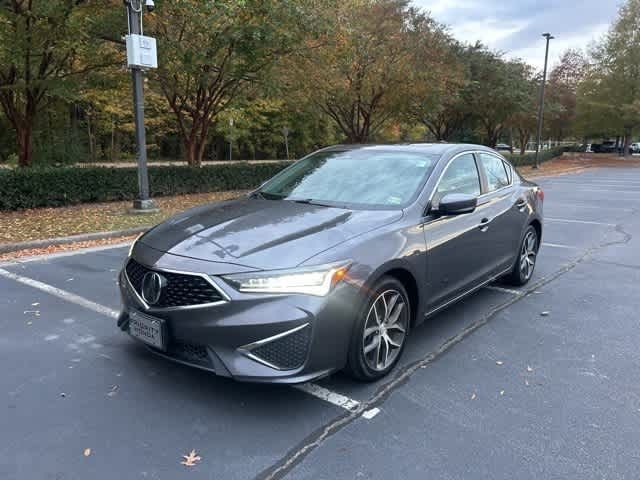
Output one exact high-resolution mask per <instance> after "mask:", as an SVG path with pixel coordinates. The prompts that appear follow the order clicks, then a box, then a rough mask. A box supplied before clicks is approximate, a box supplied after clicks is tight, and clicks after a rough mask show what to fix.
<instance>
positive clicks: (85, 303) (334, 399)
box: [0, 268, 360, 411]
mask: <svg viewBox="0 0 640 480" xmlns="http://www.w3.org/2000/svg"><path fill="white" fill-rule="evenodd" d="M0 277H4V278H8V279H10V280H14V281H16V282H18V283H22V284H23V285H27V286H29V287H32V288H36V289H38V290H41V291H43V292H45V293H48V294H50V295H53V296H54V297H58V298H61V299H62V300H65V301H67V302H71V303H75V304H76V305H79V306H81V307H84V308H86V309H88V310H92V311H94V312H96V313H99V314H101V315H105V316H107V317H111V318H118V312H117V311H116V310H113V309H111V308H109V307H105V306H104V305H100V304H99V303H96V302H92V301H91V300H88V299H86V298H84V297H81V296H80V295H76V294H75V293H71V292H67V291H66V290H62V289H61V288H57V287H54V286H52V285H48V284H46V283H43V282H40V281H38V280H34V279H32V278H28V277H23V276H22V275H17V274H15V273H13V272H10V271H8V270H5V269H2V268H0ZM294 388H296V389H298V390H301V391H303V392H305V393H308V394H309V395H312V396H314V397H316V398H319V399H321V400H324V401H325V402H328V403H331V404H332V405H335V406H337V407H340V408H344V409H345V410H349V411H353V410H355V409H357V408H358V406H359V405H360V402H358V401H357V400H353V399H352V398H349V397H346V396H344V395H341V394H339V393H336V392H332V391H331V390H328V389H326V388H324V387H321V386H319V385H316V384H314V383H306V384H303V385H294Z"/></svg>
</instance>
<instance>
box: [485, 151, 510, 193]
mask: <svg viewBox="0 0 640 480" xmlns="http://www.w3.org/2000/svg"><path fill="white" fill-rule="evenodd" d="M480 161H481V162H482V166H483V167H484V171H485V172H486V174H487V184H488V187H489V192H493V191H494V190H498V189H500V188H502V187H506V186H507V185H509V184H510V183H511V182H509V176H508V175H507V171H506V170H505V168H504V163H503V162H502V160H500V159H499V158H498V157H494V156H493V155H489V154H487V153H481V154H480Z"/></svg>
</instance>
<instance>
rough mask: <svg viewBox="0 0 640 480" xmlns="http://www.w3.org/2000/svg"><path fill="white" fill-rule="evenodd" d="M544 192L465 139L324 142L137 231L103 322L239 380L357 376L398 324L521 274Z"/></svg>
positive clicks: (378, 371) (388, 344)
mask: <svg viewBox="0 0 640 480" xmlns="http://www.w3.org/2000/svg"><path fill="white" fill-rule="evenodd" d="M543 200H544V194H543V192H542V190H541V189H540V187H538V186H537V185H536V184H534V183H531V182H528V181H526V180H524V179H523V178H522V177H520V175H519V174H518V173H517V172H516V171H515V169H514V168H513V167H512V166H511V165H510V164H509V162H508V161H506V160H505V159H504V158H503V157H501V156H500V155H499V154H497V153H496V152H495V151H493V150H491V149H488V148H485V147H482V146H477V145H446V144H436V145H430V144H408V145H393V146H389V145H374V146H371V145H369V146H336V147H331V148H327V149H323V150H320V151H318V152H316V153H313V154H311V155H309V156H307V157H305V158H303V159H302V160H299V161H297V162H296V163H294V164H293V165H291V166H290V167H288V168H286V169H285V170H283V171H282V172H281V173H279V174H278V175H276V176H275V177H274V178H272V179H271V180H269V181H268V182H266V183H265V184H263V185H262V186H261V187H260V188H259V189H257V190H256V191H254V192H253V193H251V194H250V195H248V196H246V197H245V198H241V199H236V200H232V201H227V202H222V203H217V204H211V205H203V206H200V207H197V208H194V209H192V210H188V211H186V212H184V213H182V214H179V215H177V216H175V217H173V218H171V219H170V220H168V221H166V222H164V223H162V224H160V225H158V226H157V227H155V228H153V229H152V230H150V231H149V232H147V233H146V234H144V235H143V236H142V237H140V238H139V239H138V240H137V241H136V242H135V243H134V245H133V246H132V248H131V251H130V253H129V256H128V258H127V259H126V262H125V265H124V268H123V270H122V272H121V274H120V290H121V295H122V302H123V310H122V313H121V314H120V318H119V320H118V325H119V327H120V328H121V329H122V330H123V331H126V332H128V333H129V334H130V335H131V336H132V337H133V338H135V339H136V340H138V341H140V342H143V343H144V344H145V345H146V346H147V347H149V348H150V349H151V350H152V351H153V352H155V353H157V354H159V355H162V356H164V357H167V358H169V359H171V360H174V361H178V362H182V363H185V364H188V365H191V366H194V367H198V368H202V369H205V370H208V371H211V372H214V373H215V374H217V375H222V376H227V377H232V378H235V379H237V380H243V381H256V382H258V381H260V382H281V383H294V382H305V381H309V380H312V379H316V378H319V377H323V376H326V375H329V374H331V373H332V372H335V371H337V370H341V369H344V370H345V371H346V372H348V373H349V374H350V375H352V376H353V377H354V378H356V379H359V380H364V381H373V380H376V379H378V378H380V377H382V376H384V375H386V374H388V373H389V372H390V371H391V370H392V369H393V368H394V366H395V365H396V363H397V362H398V360H399V358H400V356H401V355H402V351H403V349H404V347H405V345H406V343H407V340H408V337H409V334H410V332H411V330H412V329H413V328H414V327H415V326H416V325H418V324H420V323H421V322H423V321H424V320H425V319H426V318H427V317H429V316H430V315H433V314H435V313H436V312H438V311H440V310H442V309H443V308H445V307H447V306H448V305H450V304H452V303H454V302H456V301H458V300H460V299H461V298H463V297H464V296H465V295H468V294H470V293H472V292H474V291H475V290H477V289H478V288H480V287H482V286H483V285H486V284H488V283H490V282H493V281H494V280H496V279H500V278H503V279H505V280H506V281H508V282H510V283H512V284H515V285H523V284H525V283H527V282H528V281H529V280H530V278H531V276H532V274H533V270H534V267H535V264H536V256H537V253H538V247H539V245H540V239H541V235H542V204H543Z"/></svg>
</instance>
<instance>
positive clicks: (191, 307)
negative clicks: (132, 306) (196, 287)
mask: <svg viewBox="0 0 640 480" xmlns="http://www.w3.org/2000/svg"><path fill="white" fill-rule="evenodd" d="M131 259H132V257H128V258H127V261H126V262H125V264H124V268H123V272H124V278H125V279H126V280H127V284H128V286H129V289H130V290H131V291H132V292H133V294H134V295H135V297H136V299H137V300H138V302H140V304H141V305H142V306H143V307H144V309H145V310H147V311H149V312H172V311H175V310H194V309H197V308H206V307H215V306H218V305H223V304H225V303H228V302H229V301H230V300H231V298H230V297H229V295H227V293H226V292H225V291H224V290H222V288H221V287H220V286H219V285H218V284H217V283H216V282H215V280H214V279H213V278H211V277H210V276H209V275H207V274H206V273H196V272H184V271H181V270H170V269H166V268H151V267H149V266H147V265H145V264H144V263H141V262H138V263H140V265H142V266H143V267H145V268H148V269H149V270H152V271H154V272H158V273H162V272H166V273H176V274H179V275H189V276H193V277H201V278H204V279H205V280H206V281H207V282H209V283H210V284H211V286H212V287H213V288H214V289H215V290H216V291H217V292H218V293H219V294H220V296H222V298H223V299H224V300H218V301H216V302H208V303H200V304H198V305H181V306H177V307H153V306H150V305H148V304H147V302H145V301H144V299H143V298H142V296H141V295H140V294H139V293H138V292H137V291H136V289H135V288H134V287H133V284H132V283H131V280H130V279H129V274H128V273H127V265H128V264H129V261H130V260H131ZM136 262H137V260H136Z"/></svg>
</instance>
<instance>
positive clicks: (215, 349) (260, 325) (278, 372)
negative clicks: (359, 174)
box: [118, 269, 359, 383]
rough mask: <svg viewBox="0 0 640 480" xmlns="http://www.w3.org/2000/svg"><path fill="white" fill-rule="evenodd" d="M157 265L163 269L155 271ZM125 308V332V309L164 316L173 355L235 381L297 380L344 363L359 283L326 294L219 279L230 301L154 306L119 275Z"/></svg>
mask: <svg viewBox="0 0 640 480" xmlns="http://www.w3.org/2000/svg"><path fill="white" fill-rule="evenodd" d="M158 270H161V269H158ZM119 284H120V293H121V297H122V304H123V310H122V313H121V314H120V318H119V319H118V326H119V327H120V328H121V329H122V330H123V331H126V332H128V330H129V313H130V312H131V311H140V312H143V313H146V314H147V315H151V316H153V317H156V318H159V319H162V320H164V322H165V325H166V330H165V331H166V334H167V336H168V342H167V349H166V351H162V350H158V349H155V348H153V347H148V348H149V349H150V350H152V351H153V352H154V353H156V354H158V355H161V356H164V357H166V358H169V359H171V360H174V361H177V362H180V363H183V364H187V365H190V366H193V367H197V368H201V369H204V370H208V371H211V372H214V373H215V374H216V375H221V376H226V377H232V378H234V379H236V380H241V381H250V382H270V383H300V382H306V381H309V380H312V379H315V378H319V377H323V376H326V375H328V374H330V373H331V372H333V371H336V370H339V369H341V368H342V367H344V365H345V364H346V359H347V351H348V348H349V342H350V339H351V333H352V329H353V324H354V320H355V319H356V318H357V314H356V312H357V308H358V307H357V305H358V304H359V303H358V297H359V289H358V288H357V287H356V286H355V285H351V284H349V283H348V282H342V283H341V284H339V285H338V286H337V287H336V288H335V289H334V290H333V291H332V292H331V293H330V294H329V295H328V296H327V297H314V296H310V295H273V294H271V295H267V294H242V293H239V292H237V291H235V290H234V289H233V288H232V287H231V286H229V285H227V284H226V283H225V282H223V281H222V280H216V284H217V285H218V287H219V288H220V289H221V290H223V291H224V293H225V294H226V296H227V297H228V301H225V302H222V303H220V304H216V305H210V306H202V307H189V308H184V309H182V308H172V309H154V308H147V306H146V305H144V302H142V301H141V299H140V298H139V296H138V295H136V293H135V291H134V289H133V287H132V286H131V284H130V282H129V280H128V278H127V275H126V274H125V271H124V270H123V271H122V272H121V274H120V281H119Z"/></svg>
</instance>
